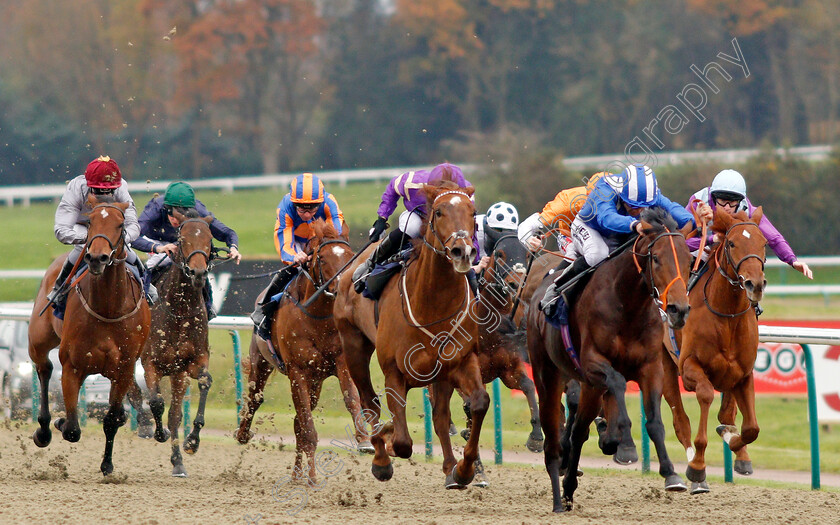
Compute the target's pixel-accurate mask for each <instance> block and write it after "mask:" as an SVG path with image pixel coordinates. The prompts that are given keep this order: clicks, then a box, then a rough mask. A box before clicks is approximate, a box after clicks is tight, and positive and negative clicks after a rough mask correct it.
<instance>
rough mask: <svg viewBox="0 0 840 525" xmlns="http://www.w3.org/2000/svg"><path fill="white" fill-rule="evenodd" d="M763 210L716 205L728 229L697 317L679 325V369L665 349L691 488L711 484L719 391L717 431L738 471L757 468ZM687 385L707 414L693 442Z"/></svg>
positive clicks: (670, 397) (698, 296)
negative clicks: (712, 416) (710, 429)
mask: <svg viewBox="0 0 840 525" xmlns="http://www.w3.org/2000/svg"><path fill="white" fill-rule="evenodd" d="M762 215H763V210H762V209H761V208H760V207H759V208H756V210H755V211H754V212H753V216H752V217H747V215H746V212H741V213H738V214H736V215H734V216H730V215H729V214H727V213H726V212H724V211H721V210H717V211H716V213H715V216H714V221H713V222H712V231H714V232H716V233H718V234H719V235H720V236H722V240H721V241H720V242H719V243H718V244H717V246H716V247H715V248H714V251H713V255H712V256H711V257H710V258H709V263H708V268H707V269H706V272H705V273H704V274H703V275H702V276H701V277H700V279H699V280H698V281H697V284H696V285H695V286H694V287H693V288H692V289H691V293H690V295H689V300H690V303H691V317H690V318H689V320H688V322H687V323H686V325H685V327H684V328H683V329H682V330H676V331H675V332H674V335H675V339H676V343H677V348H679V349H680V352H679V371H678V369H677V365H676V364H675V363H674V361H673V359H671V355H672V354H671V353H670V352H668V351H667V349H666V351H665V354H664V355H663V359H662V361H663V366H664V367H665V378H666V380H665V390H664V395H665V399H666V400H667V401H668V404H669V405H670V406H671V410H672V412H673V414H674V430H675V431H676V434H677V438H678V439H679V440H680V443H682V445H683V447H685V449H686V455H687V458H688V462H689V463H688V469H687V470H686V476H687V477H688V479H689V480H690V481H691V482H692V483H691V492H692V494H697V493H703V492H708V491H709V486H708V484H707V483H706V481H705V480H706V462H705V453H706V446H707V444H708V438H707V436H706V427H707V424H708V418H709V406H710V405H711V403H712V401H713V400H714V394H715V390H717V391H719V392H722V393H723V401H722V402H721V409H720V412H719V413H718V421H720V423H721V425H720V426H719V427H718V433H720V434H721V436H722V437H723V439H724V440H725V441H726V442H727V443H728V444H729V448H730V449H732V451H733V452H735V454H736V467H737V470H738V471H739V472H741V473H743V474H750V473H752V462H751V461H750V458H749V455H748V454H747V450H746V445H747V444H748V443H752V442H753V441H755V439H756V437H758V431H759V428H758V421H757V420H756V415H755V391H754V384H753V365H754V364H755V358H756V354H757V352H758V319H757V318H756V315H755V310H754V308H753V305H754V304H755V303H757V302H758V301H760V300H761V297H762V295H763V293H764V287H765V285H766V283H767V281H766V280H765V278H764V249H765V246H766V244H767V241H766V239H765V238H764V235H762V234H761V231H760V230H759V229H758V223H759V221H760V220H761V217H762ZM678 372H679V375H681V376H682V380H683V384H684V385H685V388H686V390H689V391H694V392H695V393H696V396H697V402H698V403H699V404H700V421H699V423H698V428H697V436H696V437H695V439H694V447H693V448H692V446H691V423H690V422H689V420H688V416H687V415H686V413H685V409H684V408H683V404H682V398H681V397H680V390H679V384H678V382H677V375H678ZM736 403H737V409H738V410H740V412H741V414H742V416H743V422H742V424H741V433H740V434H739V433H738V429H737V427H735V413H736V406H735V404H736Z"/></svg>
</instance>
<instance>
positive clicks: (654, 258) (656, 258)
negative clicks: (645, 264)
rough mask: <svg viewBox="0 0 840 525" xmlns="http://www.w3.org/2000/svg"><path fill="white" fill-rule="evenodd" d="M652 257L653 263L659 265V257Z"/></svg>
mask: <svg viewBox="0 0 840 525" xmlns="http://www.w3.org/2000/svg"><path fill="white" fill-rule="evenodd" d="M652 257H653V262H655V263H656V264H659V257H657V256H656V255H653V256H652Z"/></svg>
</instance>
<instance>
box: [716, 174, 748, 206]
mask: <svg viewBox="0 0 840 525" xmlns="http://www.w3.org/2000/svg"><path fill="white" fill-rule="evenodd" d="M709 194H710V195H711V196H712V197H718V198H721V199H727V200H744V199H745V198H746V197H747V183H746V181H744V177H743V176H741V174H740V173H738V172H737V171H735V170H723V171H721V172H720V173H718V174H717V175H715V180H713V181H712V185H711V186H710V187H709Z"/></svg>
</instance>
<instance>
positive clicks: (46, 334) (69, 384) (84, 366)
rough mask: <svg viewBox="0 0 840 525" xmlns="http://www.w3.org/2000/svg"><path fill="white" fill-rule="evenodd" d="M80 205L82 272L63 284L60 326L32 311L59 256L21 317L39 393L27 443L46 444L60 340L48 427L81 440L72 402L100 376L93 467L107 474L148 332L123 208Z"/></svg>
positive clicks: (107, 203)
mask: <svg viewBox="0 0 840 525" xmlns="http://www.w3.org/2000/svg"><path fill="white" fill-rule="evenodd" d="M87 202H88V205H89V206H90V207H91V208H92V211H91V213H90V225H89V227H88V233H87V240H86V242H85V250H84V252H83V253H84V262H85V263H87V265H88V271H87V272H86V274H85V275H83V276H82V277H81V278H79V279H76V280H75V282H73V283H72V285H71V289H70V293H69V294H68V296H67V306H66V310H65V314H64V322H63V323H62V321H60V320H59V319H56V318H55V316H53V313H52V308H48V309H47V311H46V312H44V314H43V315H39V312H41V310H42V309H43V308H44V306H45V305H46V304H47V299H46V296H47V293H48V292H49V291H50V289H51V288H52V286H53V282H54V281H55V279H56V277H57V275H58V272H59V270H60V268H61V265H62V264H63V263H64V259H65V258H66V256H61V257H59V258H57V259H56V260H55V261H53V263H52V264H51V265H50V267H49V268H48V269H47V273H46V275H45V276H44V280H43V281H41V286H40V288H39V289H38V295H37V296H36V298H35V306H34V309H33V310H32V316H31V317H30V320H29V356H30V357H31V358H32V361H33V362H34V363H35V369H36V370H37V371H38V379H39V381H40V389H41V408H40V411H39V413H38V423H39V424H40V427H39V428H38V430H36V431H35V434H34V435H33V436H32V439H33V441H35V444H36V445H38V446H39V447H46V446H47V445H49V444H50V441H51V439H52V432H51V431H50V408H49V392H50V389H49V382H50V376H51V375H52V368H53V367H52V363H50V360H49V357H48V355H49V351H50V350H51V349H52V348H55V346H56V345H58V344H59V343H60V346H59V350H58V358H59V360H60V361H61V368H62V373H61V388H62V391H63V394H64V405H65V408H66V414H67V415H66V417H63V418H59V419H57V420H56V422H55V426H56V428H57V429H58V430H60V431H61V434H62V436H63V437H64V439H66V440H67V441H70V442H73V443H75V442H77V441H79V438H80V437H81V433H82V431H81V429H80V428H79V414H78V408H77V404H78V401H79V389H80V388H81V386H82V383H83V382H84V380H85V378H86V377H87V376H89V375H91V374H102V375H103V376H105V377H107V378H108V379H110V380H111V392H110V397H109V399H108V402H109V405H110V406H109V408H108V412H107V413H106V414H105V418H104V419H103V421H102V429H103V431H104V432H105V453H104V455H103V457H102V464H101V466H100V470H101V471H102V473H103V474H104V475H108V474H111V473H112V472H113V471H114V464H113V462H112V455H113V451H114V436H115V435H116V434H117V429H118V428H119V427H121V426H122V425H124V424H125V421H126V415H125V409H124V408H123V397H124V396H125V394H126V392H127V391H128V388H129V386H130V385H131V384H132V383H133V382H134V363H135V362H136V361H137V358H138V357H139V356H140V351H141V349H142V348H143V343H144V342H145V341H146V338H147V337H148V335H149V318H150V314H149V305H148V304H147V303H146V300H145V296H144V293H143V287H142V285H141V284H140V283H139V282H138V281H137V280H136V279H134V278H133V277H132V276H131V274H130V273H129V270H128V268H127V266H126V264H125V258H126V250H128V249H129V248H127V247H126V245H125V241H124V240H123V239H124V236H125V210H126V209H127V208H128V206H129V204H128V203H122V202H113V198H111V199H108V198H102V197H100V199H99V200H97V199H96V198H95V197H94V196H93V195H91V196H89V197H88V200H87ZM71 278H73V277H72V276H71ZM62 324H63V326H62Z"/></svg>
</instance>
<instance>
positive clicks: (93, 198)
mask: <svg viewBox="0 0 840 525" xmlns="http://www.w3.org/2000/svg"><path fill="white" fill-rule="evenodd" d="M97 204H99V200H97V198H96V195H94V194H93V193H91V194H89V195H88V196H87V205H88V206H89V207H91V208H93V207H94V206H96V205H97Z"/></svg>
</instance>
